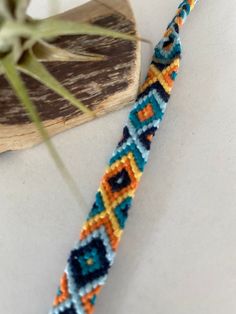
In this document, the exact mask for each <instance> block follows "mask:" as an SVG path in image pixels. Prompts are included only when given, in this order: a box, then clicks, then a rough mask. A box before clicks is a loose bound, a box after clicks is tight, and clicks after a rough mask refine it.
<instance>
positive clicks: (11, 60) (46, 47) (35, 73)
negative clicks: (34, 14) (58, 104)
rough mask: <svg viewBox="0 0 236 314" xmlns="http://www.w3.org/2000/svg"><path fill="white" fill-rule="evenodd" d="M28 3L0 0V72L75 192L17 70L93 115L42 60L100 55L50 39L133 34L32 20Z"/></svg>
mask: <svg viewBox="0 0 236 314" xmlns="http://www.w3.org/2000/svg"><path fill="white" fill-rule="evenodd" d="M29 3H30V0H0V75H4V76H5V78H6V79H7V81H8V82H9V84H10V86H11V87H12V90H13V92H14V93H15V94H16V96H17V97H18V99H19V101H20V102H21V104H22V106H23V107H24V108H25V110H26V112H27V114H28V116H29V118H30V119H31V120H32V122H33V123H34V124H35V126H36V127H37V129H38V131H39V133H40V135H41V136H42V138H43V140H44V141H45V143H46V145H47V148H48V150H49V152H50V154H51V156H52V157H53V159H54V161H55V162H56V165H57V167H58V168H59V170H60V172H61V173H62V175H63V177H64V178H65V179H66V181H67V183H68V184H69V186H70V188H71V189H72V191H73V192H75V194H76V195H78V190H77V188H76V185H75V183H74V181H73V179H72V177H71V176H70V174H69V173H68V171H67V169H66V167H65V165H64V163H63V161H62V160H61V158H60V156H59V154H58V153H57V151H56V149H55V148H54V146H53V144H52V142H51V140H50V138H49V135H48V133H47V131H46V129H45V128H44V126H43V123H42V122H41V119H40V115H39V113H38V111H37V108H36V106H35V105H34V104H33V102H32V100H31V99H30V97H29V94H28V91H27V88H26V86H25V84H24V81H23V79H22V77H21V73H24V74H26V75H28V76H30V77H32V78H34V79H36V80H38V81H39V82H41V83H42V84H44V85H45V86H47V87H48V88H50V89H51V90H53V91H54V92H56V93H57V94H59V95H60V96H61V97H63V98H65V99H66V100H68V101H69V102H70V103H71V104H72V105H74V106H75V107H77V108H79V109H80V110H81V111H83V112H84V113H87V114H90V115H93V112H92V111H91V110H90V109H88V108H87V107H86V106H85V105H83V104H82V103H81V102H80V101H79V100H78V99H77V98H76V97H75V96H74V95H73V94H71V93H70V91H68V90H67V89H66V88H65V87H64V86H62V85H61V84H60V83H59V82H58V81H57V80H56V79H55V78H54V76H53V75H52V74H51V73H49V72H48V70H47V69H46V67H45V66H44V65H43V63H42V62H44V61H47V62H54V61H68V62H69V61H78V62H84V61H99V60H102V59H103V58H104V57H103V56H100V55H95V54H86V53H83V54H74V53H71V52H69V51H67V50H64V49H61V48H58V47H56V46H54V45H53V44H51V43H50V41H51V40H52V39H55V38H56V37H58V36H64V35H80V34H87V35H98V36H109V37H115V38H120V39H125V40H136V38H135V37H134V36H131V35H128V34H124V33H119V32H115V31H112V30H109V29H106V28H102V27H97V26H94V25H91V24H86V23H79V22H72V21H65V20H60V19H56V18H49V19H44V20H35V19H32V18H30V17H29V16H28V15H27V14H26V12H27V8H28V6H29Z"/></svg>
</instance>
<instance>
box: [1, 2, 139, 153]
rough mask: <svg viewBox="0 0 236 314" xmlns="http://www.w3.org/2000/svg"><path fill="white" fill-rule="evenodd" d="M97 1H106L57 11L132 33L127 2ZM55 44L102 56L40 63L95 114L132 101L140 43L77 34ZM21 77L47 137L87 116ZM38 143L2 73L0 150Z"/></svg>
mask: <svg viewBox="0 0 236 314" xmlns="http://www.w3.org/2000/svg"><path fill="white" fill-rule="evenodd" d="M102 2H103V3H105V4H106V5H102V4H101V3H100V2H99V1H90V2H89V3H87V4H85V5H83V6H80V7H78V8H75V9H73V10H70V11H68V12H66V13H63V14H61V15H60V18H63V19H69V20H79V21H86V22H90V23H93V24H96V25H100V26H103V27H109V28H111V29H114V30H117V31H120V32H125V33H129V34H136V24H135V20H134V16H133V14H132V10H131V7H130V5H129V3H128V2H127V0H113V1H111V0H102ZM110 7H112V8H113V9H114V10H113V9H112V10H111V9H110ZM55 44H56V45H57V46H59V47H63V48H66V49H68V50H69V51H72V52H74V53H78V52H83V51H86V52H89V53H98V54H102V55H105V56H106V60H104V61H96V62H80V63H79V62H54V63H45V65H46V67H47V68H48V70H49V71H50V72H51V73H52V74H53V75H54V76H55V77H56V78H57V79H58V80H59V81H60V82H61V83H62V84H63V85H64V86H65V87H67V88H68V89H69V90H70V91H71V92H72V93H73V94H74V95H75V96H76V97H78V98H79V99H80V100H82V101H83V102H84V103H85V104H86V105H87V106H88V107H89V108H90V109H92V110H93V111H94V112H95V113H96V115H97V116H101V115H104V114H106V113H108V112H110V111H113V110H117V109H120V108H122V107H123V106H125V105H127V104H130V103H131V102H133V101H134V100H135V97H136V94H137V89H138V85H139V72H140V43H139V42H131V41H125V40H121V39H114V38H107V37H98V36H87V35H82V36H66V37H62V38H59V39H57V40H56V41H55ZM23 78H24V81H25V83H26V85H27V87H28V90H29V93H30V97H31V99H32V100H33V101H34V103H35V104H36V106H37V109H38V111H39V113H40V116H41V119H42V120H43V123H44V125H45V127H46V128H47V130H48V132H49V134H50V135H51V136H52V135H54V134H57V133H59V132H62V131H64V130H66V129H68V128H71V127H74V126H77V125H79V124H81V123H84V122H86V121H89V120H90V119H91V116H89V115H86V114H84V113H82V112H81V111H80V110H78V109H77V108H75V107H74V106H72V105H71V104H69V103H68V102H67V101H66V100H64V99H62V98H61V97H60V96H58V95H57V94H55V93H54V92H52V91H51V90H49V89H47V88H46V87H45V86H43V85H42V84H40V83H38V82H37V81H35V80H33V79H31V78H29V77H27V76H25V75H24V76H23ZM39 142H41V138H40V136H39V134H38V132H37V130H36V129H35V126H34V125H33V124H32V123H31V122H30V121H29V119H28V117H27V114H26V113H25V111H24V109H23V108H22V106H21V104H20V103H19V101H18V100H17V98H16V97H15V96H14V94H13V93H12V91H11V89H10V87H9V85H8V83H7V82H6V80H5V79H4V77H2V76H1V77H0V152H3V151H7V150H16V149H22V148H26V147H30V146H32V145H34V144H37V143H39Z"/></svg>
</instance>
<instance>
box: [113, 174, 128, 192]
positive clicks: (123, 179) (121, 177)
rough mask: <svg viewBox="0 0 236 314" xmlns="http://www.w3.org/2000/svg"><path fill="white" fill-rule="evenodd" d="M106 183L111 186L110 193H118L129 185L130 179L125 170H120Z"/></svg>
mask: <svg viewBox="0 0 236 314" xmlns="http://www.w3.org/2000/svg"><path fill="white" fill-rule="evenodd" d="M108 183H109V184H110V186H111V189H112V192H119V191H120V190H122V189H123V188H126V187H127V186H129V185H130V183H131V179H130V177H129V174H128V172H127V171H126V170H125V169H122V170H121V171H120V172H118V173H117V174H115V175H114V176H113V177H111V178H109V179H108Z"/></svg>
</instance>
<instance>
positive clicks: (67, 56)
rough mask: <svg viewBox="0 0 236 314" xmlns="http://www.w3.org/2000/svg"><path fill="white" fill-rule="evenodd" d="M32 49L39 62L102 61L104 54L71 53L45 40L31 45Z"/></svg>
mask: <svg viewBox="0 0 236 314" xmlns="http://www.w3.org/2000/svg"><path fill="white" fill-rule="evenodd" d="M32 51H33V54H34V56H35V57H36V59H37V60H38V61H40V62H54V61H67V62H71V61H76V62H88V61H102V60H104V59H105V57H104V56H102V55H98V54H89V53H83V54H82V53H80V54H79V53H78V54H75V53H72V52H70V51H68V50H66V49H62V48H59V47H56V46H54V45H50V44H48V43H47V42H45V41H40V42H38V43H36V44H35V45H33V47H32Z"/></svg>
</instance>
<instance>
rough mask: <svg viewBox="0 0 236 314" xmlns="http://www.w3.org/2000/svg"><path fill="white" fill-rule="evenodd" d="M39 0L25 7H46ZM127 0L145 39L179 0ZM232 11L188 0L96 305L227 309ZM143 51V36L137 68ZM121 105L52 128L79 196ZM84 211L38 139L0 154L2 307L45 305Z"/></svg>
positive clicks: (231, 236)
mask: <svg viewBox="0 0 236 314" xmlns="http://www.w3.org/2000/svg"><path fill="white" fill-rule="evenodd" d="M46 2H47V1H46V0H44V1H42V0H41V1H38V0H34V1H33V5H32V7H31V12H33V13H34V15H35V14H36V15H37V16H43V15H45V14H47V6H46ZM60 2H61V4H60V6H59V9H60V10H63V9H65V8H69V7H73V6H75V5H78V4H80V3H81V1H78V0H73V1H72V0H71V1H69V0H63V1H60ZM132 3H133V7H134V10H135V14H136V16H137V21H138V26H139V30H140V33H141V34H142V35H143V36H145V37H147V38H150V39H151V40H152V41H153V43H156V42H157V41H159V39H160V38H161V35H162V33H163V31H164V29H165V27H166V25H167V23H168V22H169V21H170V19H171V18H172V16H173V14H174V12H175V9H176V7H177V5H178V4H179V1H178V0H168V1H164V0H146V1H141V0H133V1H132ZM235 12H236V2H235V0H228V1H227V2H225V1H215V0H205V1H201V0H200V1H199V4H198V6H197V7H196V9H195V11H194V12H193V14H192V16H191V17H190V19H189V20H188V22H187V27H186V28H184V30H183V32H182V42H183V44H184V56H183V60H182V67H181V71H180V74H179V76H178V79H177V82H176V85H175V88H174V92H173V96H172V98H171V101H170V104H169V108H168V110H167V114H166V117H165V119H164V122H163V124H162V126H161V129H160V131H159V133H158V136H157V138H156V140H155V141H154V144H153V148H152V152H151V157H150V162H149V164H148V165H147V168H146V171H145V174H144V176H143V178H142V182H141V185H140V188H139V191H138V193H137V196H136V198H135V201H134V205H133V207H132V210H131V211H130V218H129V221H128V224H127V228H126V232H125V234H124V236H123V239H122V243H121V246H120V249H119V254H118V256H117V259H116V261H115V265H114V267H113V268H112V270H111V273H110V276H109V279H108V282H107V285H106V287H105V288H104V289H103V291H102V293H101V295H100V297H99V298H98V302H97V311H96V313H97V314H111V313H112V314H143V313H155V314H173V313H175V314H189V313H191V314H227V313H230V314H231V313H235V312H236V298H235V291H236V250H235V244H236V184H235V183H236V135H235V131H236V123H235V121H236V100H235V88H236V84H235V83H236V41H235V32H236V18H235ZM150 58H151V51H150V48H149V47H147V46H146V47H144V50H143V66H142V71H143V72H142V73H143V76H144V74H145V72H146V70H147V65H148V63H149V60H150ZM127 113H128V109H125V110H122V111H119V112H115V113H112V114H110V115H108V116H106V117H104V118H100V119H98V120H96V121H94V122H92V123H89V124H86V125H83V126H80V127H78V128H75V129H73V130H70V131H68V132H66V133H64V134H61V135H59V136H57V137H56V138H55V141H54V142H55V144H56V146H57V148H58V150H59V151H60V153H61V155H62V156H63V158H64V161H65V162H66V164H67V165H68V167H69V169H70V170H71V171H72V173H73V175H74V177H75V178H76V180H77V182H78V184H79V186H80V188H81V190H82V193H83V195H84V197H85V199H86V201H87V203H88V204H89V207H90V206H91V205H92V203H93V199H94V195H95V192H96V189H97V187H98V184H99V179H100V177H101V176H102V174H103V171H104V167H105V165H106V161H107V160H108V159H109V157H110V154H111V152H112V151H113V148H114V147H115V145H116V143H117V141H118V139H119V138H120V135H121V129H122V126H123V124H124V123H125V121H126V119H127ZM87 210H89V208H88V209H87ZM84 217H85V213H84V212H83V211H82V210H81V209H79V208H78V207H77V204H76V202H75V201H74V200H73V198H72V197H71V195H70V193H69V192H68V189H67V187H66V185H65V183H64V182H63V180H62V179H61V177H60V175H59V174H58V172H57V170H56V168H55V166H54V164H53V163H52V161H51V159H50V157H49V156H48V153H47V150H46V148H45V147H44V146H43V145H40V146H38V147H35V148H33V149H30V150H25V151H21V152H12V153H5V154H2V155H0V263H1V268H0V312H1V313H2V314H16V313H17V314H43V313H47V312H48V309H49V308H50V305H51V301H52V299H53V297H54V295H55V292H56V287H57V285H58V281H59V277H60V275H61V274H62V271H63V269H64V266H65V262H66V258H67V256H68V252H69V250H70V249H71V247H72V245H73V244H74V242H75V240H76V239H77V238H78V235H79V231H80V227H81V225H82V222H83V220H84Z"/></svg>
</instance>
